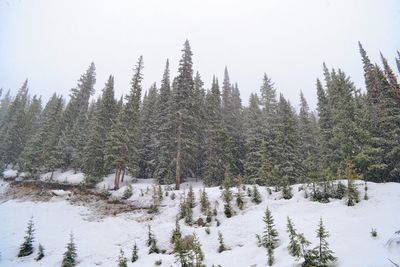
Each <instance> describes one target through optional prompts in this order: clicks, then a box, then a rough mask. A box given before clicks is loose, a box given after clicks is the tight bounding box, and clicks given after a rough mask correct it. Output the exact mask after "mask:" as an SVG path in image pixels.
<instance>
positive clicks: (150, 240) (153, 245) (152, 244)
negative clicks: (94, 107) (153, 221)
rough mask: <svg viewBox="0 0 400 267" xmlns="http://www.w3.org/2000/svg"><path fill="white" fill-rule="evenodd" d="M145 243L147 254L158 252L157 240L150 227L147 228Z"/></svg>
mask: <svg viewBox="0 0 400 267" xmlns="http://www.w3.org/2000/svg"><path fill="white" fill-rule="evenodd" d="M146 243H147V246H148V247H149V254H152V253H157V254H158V253H159V252H160V250H159V248H158V247H157V240H156V238H155V237H154V234H153V232H152V231H151V226H150V225H149V226H148V232H147V242H146Z"/></svg>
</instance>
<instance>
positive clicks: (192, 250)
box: [173, 234, 205, 267]
mask: <svg viewBox="0 0 400 267" xmlns="http://www.w3.org/2000/svg"><path fill="white" fill-rule="evenodd" d="M173 253H174V256H175V259H176V261H175V262H176V263H178V264H180V266H181V267H204V266H205V265H204V264H203V260H204V253H203V251H202V250H201V244H200V242H199V239H198V238H197V236H196V235H195V234H193V235H190V236H185V237H184V238H179V239H177V240H176V242H175V244H174V251H173Z"/></svg>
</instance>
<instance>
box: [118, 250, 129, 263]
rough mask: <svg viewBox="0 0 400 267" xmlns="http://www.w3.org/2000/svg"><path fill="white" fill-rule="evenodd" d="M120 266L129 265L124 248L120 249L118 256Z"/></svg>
mask: <svg viewBox="0 0 400 267" xmlns="http://www.w3.org/2000/svg"><path fill="white" fill-rule="evenodd" d="M117 262H118V267H128V260H127V259H126V258H125V255H124V251H123V250H122V249H120V250H119V256H118V261H117Z"/></svg>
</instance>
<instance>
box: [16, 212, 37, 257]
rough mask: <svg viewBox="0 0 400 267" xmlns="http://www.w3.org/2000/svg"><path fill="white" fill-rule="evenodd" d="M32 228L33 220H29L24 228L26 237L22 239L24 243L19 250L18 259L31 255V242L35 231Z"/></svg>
mask: <svg viewBox="0 0 400 267" xmlns="http://www.w3.org/2000/svg"><path fill="white" fill-rule="evenodd" d="M33 227H34V225H33V218H31V219H30V220H29V222H28V226H27V228H26V232H25V233H26V235H25V237H24V242H23V243H22V245H21V246H20V248H19V252H18V257H25V256H29V255H31V254H32V253H33V240H34V236H33V233H34V232H35V229H34V228H33Z"/></svg>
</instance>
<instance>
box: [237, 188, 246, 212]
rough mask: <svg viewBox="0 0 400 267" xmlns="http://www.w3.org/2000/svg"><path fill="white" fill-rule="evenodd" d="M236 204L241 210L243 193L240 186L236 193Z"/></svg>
mask: <svg viewBox="0 0 400 267" xmlns="http://www.w3.org/2000/svg"><path fill="white" fill-rule="evenodd" d="M236 206H237V207H238V208H239V209H240V210H242V209H243V206H244V202H243V193H242V191H241V189H240V188H238V192H237V193H236Z"/></svg>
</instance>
